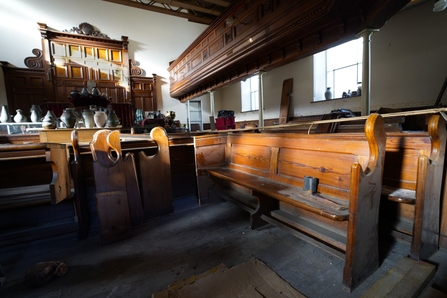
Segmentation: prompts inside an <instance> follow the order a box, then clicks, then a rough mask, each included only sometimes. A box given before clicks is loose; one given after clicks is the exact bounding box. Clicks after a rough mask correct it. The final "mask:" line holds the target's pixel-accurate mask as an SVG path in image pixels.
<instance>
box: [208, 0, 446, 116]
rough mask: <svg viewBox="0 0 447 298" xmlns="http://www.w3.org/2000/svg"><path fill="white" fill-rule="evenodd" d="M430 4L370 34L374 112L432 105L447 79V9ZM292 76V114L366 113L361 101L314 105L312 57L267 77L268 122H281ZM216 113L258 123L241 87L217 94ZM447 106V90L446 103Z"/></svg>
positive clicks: (407, 13) (423, 5)
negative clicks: (243, 100)
mask: <svg viewBox="0 0 447 298" xmlns="http://www.w3.org/2000/svg"><path fill="white" fill-rule="evenodd" d="M432 10H433V1H427V2H425V3H423V4H420V5H417V6H415V7H413V8H411V9H409V10H406V11H403V12H401V13H399V14H396V15H395V16H393V17H392V18H391V19H390V20H389V21H388V22H387V23H386V24H385V26H383V27H382V28H381V29H380V31H379V32H376V33H374V34H373V35H372V36H371V41H372V43H371V53H372V59H371V60H372V64H371V110H376V109H378V108H380V107H389V108H401V107H419V106H429V105H433V104H434V103H435V101H436V98H437V97H438V94H439V91H440V89H441V87H442V85H443V83H444V80H445V78H446V76H447V10H446V11H443V12H436V13H434V12H433V11H432ZM288 78H293V91H292V94H291V97H292V103H291V107H290V115H289V116H303V115H315V114H324V113H329V112H330V111H331V110H333V109H338V108H346V109H351V110H352V111H360V110H361V102H360V98H359V97H356V98H349V99H340V100H333V101H324V102H319V103H312V99H313V61H312V57H307V58H304V59H301V60H299V61H296V62H293V63H290V64H288V65H286V66H283V67H281V68H277V69H275V70H272V71H269V72H267V73H265V74H264V75H263V79H264V98H265V99H264V102H265V104H264V105H265V116H264V118H265V119H268V118H278V117H279V107H280V102H281V93H282V84H283V81H284V80H285V79H288ZM215 98H216V103H215V105H216V110H234V111H235V115H236V121H245V120H258V113H257V112H247V113H241V112H240V110H241V106H240V87H239V83H236V84H233V85H230V86H227V87H225V88H222V89H221V90H219V91H216V92H215ZM441 103H443V104H447V91H446V92H445V94H444V96H443V99H442V101H441Z"/></svg>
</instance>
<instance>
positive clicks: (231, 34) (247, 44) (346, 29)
mask: <svg viewBox="0 0 447 298" xmlns="http://www.w3.org/2000/svg"><path fill="white" fill-rule="evenodd" d="M408 2H410V1H409V0H384V1H375V0H306V1H290V0H251V1H246V0H236V1H232V3H231V5H230V6H229V7H228V8H227V10H226V11H225V12H224V13H222V14H221V15H220V16H219V18H217V19H216V20H215V21H214V22H213V23H212V24H211V25H210V26H209V27H208V28H207V29H206V30H205V31H204V32H203V33H202V34H201V35H200V36H199V37H198V38H197V39H196V40H195V41H194V42H193V43H192V44H191V45H190V46H189V47H188V48H187V49H186V50H185V51H184V52H183V53H182V54H181V55H180V56H179V57H178V58H177V59H176V60H175V61H174V62H173V63H172V64H171V65H170V66H169V68H168V70H169V72H170V82H171V86H170V92H171V96H172V97H174V98H178V99H179V100H181V101H186V100H188V99H191V98H194V97H197V96H200V95H202V94H204V93H206V92H208V91H209V90H213V89H216V88H219V87H222V86H224V85H226V84H228V83H231V82H236V81H239V80H241V79H243V78H245V77H247V76H248V75H251V74H253V73H256V72H257V71H266V70H270V69H273V68H276V67H279V66H282V65H285V64H287V63H290V62H292V61H295V60H298V59H302V58H304V57H306V56H309V55H312V54H314V53H316V52H319V51H323V50H325V49H327V48H330V47H333V46H335V45H337V44H341V43H343V42H346V41H349V40H352V39H354V38H355V36H356V34H358V33H359V32H361V31H362V30H364V29H378V28H380V27H382V26H383V25H384V24H385V22H386V21H387V20H388V19H389V18H390V17H391V16H392V15H394V14H395V13H397V12H398V11H399V10H400V9H401V8H403V7H404V6H405V5H406V4H407V3H408Z"/></svg>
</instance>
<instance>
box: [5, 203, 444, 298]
mask: <svg viewBox="0 0 447 298" xmlns="http://www.w3.org/2000/svg"><path fill="white" fill-rule="evenodd" d="M175 204H176V207H175V209H176V211H175V213H174V214H172V215H169V216H166V217H163V218H159V219H156V220H153V221H150V222H147V223H146V224H145V225H144V226H142V227H139V228H137V229H135V230H134V234H133V237H132V238H130V239H127V240H124V241H120V242H115V243H112V244H108V245H101V241H100V237H99V234H98V233H96V234H95V233H92V234H91V235H90V236H89V238H88V239H86V240H83V241H78V240H77V238H76V234H75V233H69V234H66V235H63V236H59V237H52V238H47V239H43V240H39V241H33V242H29V243H24V244H20V245H14V246H9V247H0V264H1V265H2V268H3V271H4V274H5V276H6V280H5V283H4V285H3V286H2V287H1V288H0V297H2V298H9V297H20V298H22V297H76V298H78V297H96V298H97V297H128V298H131V297H151V295H152V294H153V293H156V292H159V291H163V290H164V289H166V288H167V287H168V286H169V285H170V284H172V283H175V282H178V281H181V280H183V279H187V278H189V277H191V276H193V275H198V274H201V273H203V272H206V271H208V270H210V269H211V268H214V267H216V266H219V265H220V264H224V265H225V266H226V267H229V268H230V267H233V266H236V265H238V264H242V263H244V262H246V261H248V260H249V259H252V258H256V259H259V260H261V261H263V262H265V263H266V264H267V266H269V267H270V268H271V269H272V270H274V271H275V272H276V273H277V274H279V275H280V276H281V277H282V278H283V279H284V280H286V281H287V282H289V283H290V284H291V285H292V286H293V287H294V288H295V289H296V290H298V291H299V292H300V293H302V294H304V295H305V296H307V297H361V296H362V295H367V294H368V292H367V291H371V289H374V285H375V284H376V283H378V282H380V281H381V278H384V277H385V279H387V280H389V278H392V277H389V276H388V277H387V274H388V275H390V273H389V272H390V271H393V270H394V272H396V270H395V269H393V268H395V266H396V265H397V264H399V262H402V260H405V258H406V257H407V255H408V252H409V245H408V244H406V243H392V242H389V241H385V240H381V250H380V251H381V266H380V268H379V269H378V270H377V271H376V272H375V273H374V274H373V275H372V276H371V277H370V278H368V279H367V280H366V281H365V282H364V283H362V284H361V285H360V286H359V287H358V288H357V289H355V290H354V291H353V292H352V293H350V294H349V293H347V292H345V291H343V290H342V286H341V284H342V274H341V273H342V270H343V262H342V261H341V260H340V259H338V258H336V257H334V256H332V255H329V254H327V253H325V252H324V251H322V250H320V249H318V248H315V247H314V246H312V245H309V244H307V243H305V242H303V241H302V240H300V239H298V238H296V237H294V236H292V235H290V234H288V233H286V232H284V231H282V230H280V229H278V228H276V227H273V226H270V225H268V226H265V227H263V228H261V229H257V230H251V229H250V228H249V217H248V213H247V212H245V211H243V210H241V209H240V208H238V207H236V206H234V205H232V204H230V203H228V202H222V203H216V204H212V205H208V206H202V207H198V206H197V205H196V204H195V201H194V200H190V199H184V200H177V201H175ZM44 261H65V262H66V263H67V264H68V266H69V270H68V272H67V273H66V274H65V275H64V276H62V277H58V278H54V279H52V280H51V281H50V282H48V283H46V284H45V285H43V286H40V287H37V288H35V287H28V286H25V284H24V273H25V271H26V269H28V268H30V267H31V266H33V265H34V264H36V263H38V262H44ZM427 263H431V264H434V265H435V266H436V271H435V272H434V275H433V277H430V278H428V281H427V287H428V288H429V289H430V291H431V290H434V291H438V292H437V293H436V294H439V291H443V292H444V293H447V251H446V250H444V249H442V250H440V251H439V252H437V253H436V254H435V255H434V256H433V257H432V258H430V260H429V261H428V262H427ZM401 267H402V266H401ZM417 272H422V271H421V270H417ZM400 274H401V277H402V276H404V275H406V274H402V272H400ZM429 275H430V274H429ZM404 283H405V284H408V283H407V281H405V282H404ZM415 283H416V282H415V281H414V279H413V281H412V284H411V285H413V286H414V284H415ZM376 287H377V286H376ZM380 288H381V289H384V286H381V287H380ZM421 294H422V295H424V294H425V295H428V294H430V293H429V292H428V291H427V290H425V288H423V289H422V290H421ZM430 295H431V294H430ZM433 295H434V294H433ZM366 297H372V296H366ZM373 297H380V296H373ZM383 297H385V296H383ZM403 297H406V296H403ZM416 297H417V296H416ZM423 297H431V296H423ZM433 297H438V296H433Z"/></svg>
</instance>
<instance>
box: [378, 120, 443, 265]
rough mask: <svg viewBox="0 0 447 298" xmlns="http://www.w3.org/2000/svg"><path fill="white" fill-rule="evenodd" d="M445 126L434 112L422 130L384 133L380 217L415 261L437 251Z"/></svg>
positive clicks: (383, 224)
mask: <svg viewBox="0 0 447 298" xmlns="http://www.w3.org/2000/svg"><path fill="white" fill-rule="evenodd" d="M445 125H446V123H445V120H444V119H443V118H442V117H441V115H439V114H438V115H432V116H431V117H430V118H429V121H428V131H426V132H409V131H407V132H401V133H392V132H389V133H387V142H386V158H385V166H384V174H383V186H382V194H383V195H384V200H382V206H381V210H380V218H381V219H380V220H381V223H382V226H388V227H392V229H393V230H392V234H393V235H394V236H396V237H399V238H402V239H406V240H409V241H410V242H411V249H410V256H411V258H413V259H415V260H424V259H427V258H428V257H430V256H431V255H432V254H434V253H435V252H436V251H437V250H438V243H439V226H440V208H441V188H442V183H443V169H444V155H445V147H446V127H445Z"/></svg>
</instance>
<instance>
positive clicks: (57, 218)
mask: <svg viewBox="0 0 447 298" xmlns="http://www.w3.org/2000/svg"><path fill="white" fill-rule="evenodd" d="M68 158H69V155H68V151H67V148H66V146H65V145H62V144H50V143H32V144H1V145H0V231H1V233H0V245H9V244H14V243H19V242H24V241H29V240H33V239H38V238H41V237H47V236H51V235H56V234H62V233H67V232H71V231H74V230H75V229H76V223H75V217H74V210H73V207H72V204H71V200H70V199H71V189H70V186H71V185H70V173H69V170H68ZM62 202H63V203H62Z"/></svg>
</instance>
